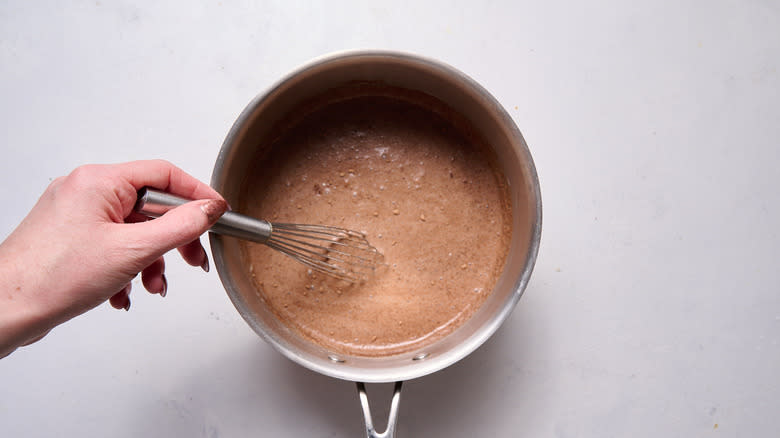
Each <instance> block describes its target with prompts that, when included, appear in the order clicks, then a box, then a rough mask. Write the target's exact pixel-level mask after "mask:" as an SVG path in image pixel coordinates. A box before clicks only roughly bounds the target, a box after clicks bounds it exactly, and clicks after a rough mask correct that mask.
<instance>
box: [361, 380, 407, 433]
mask: <svg viewBox="0 0 780 438" xmlns="http://www.w3.org/2000/svg"><path fill="white" fill-rule="evenodd" d="M403 383H404V382H395V389H393V398H392V400H391V401H390V415H389V416H388V419H387V429H385V431H384V432H382V433H379V432H377V431H376V430H375V429H374V421H373V420H372V418H371V408H370V407H369V406H368V395H366V385H365V384H364V383H363V382H357V390H358V396H359V397H360V406H361V407H362V408H363V417H364V418H365V420H366V436H367V437H368V438H393V437H394V436H395V423H396V420H397V419H398V403H399V402H400V401H401V385H402V384H403Z"/></svg>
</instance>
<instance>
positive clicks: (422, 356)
mask: <svg viewBox="0 0 780 438" xmlns="http://www.w3.org/2000/svg"><path fill="white" fill-rule="evenodd" d="M426 357H428V353H420V354H418V355H417V356H415V357H413V358H412V360H423V359H425V358H426Z"/></svg>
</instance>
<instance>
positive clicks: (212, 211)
mask: <svg viewBox="0 0 780 438" xmlns="http://www.w3.org/2000/svg"><path fill="white" fill-rule="evenodd" d="M227 208H228V205H227V202H226V201H225V200H224V199H209V200H208V201H206V202H204V203H203V204H201V205H200V209H201V210H203V212H204V213H206V216H207V217H208V218H209V222H211V223H214V222H216V221H217V219H219V218H220V217H221V216H222V215H223V214H225V212H226V211H227Z"/></svg>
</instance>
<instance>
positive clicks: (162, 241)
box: [119, 199, 227, 266]
mask: <svg viewBox="0 0 780 438" xmlns="http://www.w3.org/2000/svg"><path fill="white" fill-rule="evenodd" d="M225 210H227V203H226V202H225V201H224V200H222V199H210V200H200V201H193V202H188V203H186V204H184V205H180V206H178V207H176V208H174V209H172V210H169V211H168V212H166V213H165V214H164V215H162V216H160V217H158V218H157V219H153V220H150V221H147V222H142V223H135V224H127V225H121V226H119V232H121V233H125V235H126V237H125V241H126V242H128V245H129V246H130V247H134V248H142V249H143V253H144V254H143V256H142V257H140V258H139V259H140V260H139V261H140V262H141V263H143V266H148V265H150V264H151V263H152V262H153V261H154V260H155V259H157V258H158V257H162V255H163V254H165V253H166V252H168V251H170V250H172V249H173V248H178V247H180V246H183V245H186V244H187V243H189V242H192V241H194V240H196V239H198V237H199V236H200V235H201V234H203V233H205V232H206V230H208V229H209V228H210V227H211V226H212V225H213V224H214V222H216V221H217V219H219V217H220V216H222V214H224V213H225Z"/></svg>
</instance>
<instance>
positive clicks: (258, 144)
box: [209, 51, 542, 437]
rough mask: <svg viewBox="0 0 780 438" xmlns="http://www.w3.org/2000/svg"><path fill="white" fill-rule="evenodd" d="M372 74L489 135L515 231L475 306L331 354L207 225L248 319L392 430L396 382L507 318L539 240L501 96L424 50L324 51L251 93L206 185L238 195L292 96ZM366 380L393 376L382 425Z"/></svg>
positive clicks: (527, 172)
mask: <svg viewBox="0 0 780 438" xmlns="http://www.w3.org/2000/svg"><path fill="white" fill-rule="evenodd" d="M355 81H369V82H372V83H383V84H387V85H389V86H393V87H398V88H402V89H409V90H413V91H415V92H422V93H425V94H428V95H430V96H433V97H435V98H437V99H439V100H441V101H443V102H444V103H446V104H447V105H448V106H449V107H451V108H452V109H453V110H455V111H456V112H458V113H460V115H462V116H464V117H465V118H466V119H467V120H469V122H470V123H471V124H472V125H473V127H474V128H475V129H476V130H477V131H478V132H479V134H480V135H481V136H482V137H483V138H484V139H485V141H486V143H487V144H489V145H490V146H491V147H492V148H493V150H494V152H495V154H496V156H497V158H498V162H499V163H500V165H501V166H502V170H503V173H504V175H505V177H506V179H507V183H508V186H509V192H510V196H511V205H512V233H511V243H510V249H509V253H508V255H507V259H506V264H505V266H504V269H503V271H502V273H501V275H500V276H499V278H498V280H497V282H496V285H495V287H494V289H493V291H492V293H491V294H490V295H489V297H488V298H487V300H486V301H485V302H484V304H483V305H482V306H481V307H480V309H479V310H478V311H477V312H476V313H475V314H474V315H473V316H472V317H471V318H470V319H469V320H468V321H466V322H465V323H464V324H463V325H461V326H460V327H459V328H458V329H456V330H455V331H453V332H452V333H451V334H450V335H448V336H446V337H444V338H442V339H440V340H439V341H437V342H435V343H434V344H431V345H428V346H425V347H423V348H420V349H418V350H417V351H413V352H410V353H406V354H398V355H394V356H388V357H360V356H349V355H344V354H336V353H334V352H331V351H327V350H326V349H325V348H323V347H321V346H319V345H317V344H315V343H313V342H311V341H308V340H306V339H304V338H302V337H301V336H299V335H297V334H296V332H295V331H293V330H291V329H290V328H288V327H286V326H285V325H284V324H282V323H281V322H280V321H279V320H278V319H277V317H276V316H275V315H274V314H273V313H272V312H271V310H270V309H268V308H266V307H264V305H263V303H262V302H261V301H260V300H257V299H256V298H255V288H254V286H253V283H252V279H251V276H250V272H249V269H248V267H247V266H246V263H245V261H244V259H243V257H242V251H241V247H240V243H239V241H238V240H236V239H234V238H231V237H223V236H219V235H216V234H213V233H212V234H210V237H209V238H210V242H211V250H212V253H213V257H214V263H215V265H216V268H217V271H218V272H219V276H220V279H221V281H222V284H223V285H224V287H225V290H226V291H227V294H228V296H229V297H230V299H231V300H232V302H233V304H234V305H235V307H236V309H237V310H238V312H239V313H240V314H241V316H242V317H243V318H244V320H246V322H247V323H248V324H249V326H250V327H251V328H252V329H254V331H255V332H257V334H258V335H260V336H261V337H262V338H263V339H265V341H267V342H268V343H270V344H271V345H272V346H273V347H274V348H275V349H276V350H277V351H278V352H280V353H281V354H283V355H284V356H286V357H287V358H288V359H290V360H292V361H293V362H295V363H297V364H299V365H302V366H304V367H306V368H309V369H311V370H313V371H316V372H318V373H321V374H324V375H327V376H331V377H334V378H337V379H343V380H348V381H353V382H357V387H358V394H359V398H360V401H361V406H362V407H363V413H364V417H365V422H366V433H367V436H369V437H386V436H393V434H394V428H395V424H396V416H397V413H398V403H399V400H400V394H401V386H402V385H401V382H403V381H405V380H409V379H415V378H418V377H422V376H425V375H427V374H430V373H433V372H436V371H438V370H441V369H442V368H445V367H447V366H449V365H452V364H453V363H455V362H457V361H458V360H460V359H462V358H464V357H465V356H467V355H468V354H470V353H471V352H473V351H474V350H475V349H476V348H477V347H479V346H480V345H481V344H482V343H484V342H485V341H486V340H487V339H488V338H489V337H490V336H491V335H492V334H493V333H494V332H495V331H496V330H497V329H498V328H499V326H500V325H501V324H502V323H503V322H504V321H505V320H506V319H507V317H508V316H509V314H510V313H511V311H512V309H513V308H514V307H515V305H516V304H517V302H518V300H519V299H520V296H521V295H522V294H523V290H524V289H525V287H526V285H527V284H528V280H529V278H530V276H531V272H532V270H533V267H534V262H535V260H536V254H537V251H538V248H539V239H540V236H541V228H542V204H541V193H540V189H539V180H538V178H537V175H536V169H535V167H534V163H533V159H532V158H531V153H530V152H529V150H528V146H527V145H526V143H525V140H524V139H523V136H522V135H521V134H520V131H519V130H518V129H517V127H516V126H515V124H514V122H513V121H512V118H511V117H510V116H509V114H507V112H506V111H505V110H504V109H503V107H502V106H501V105H500V104H499V103H498V101H497V100H496V99H495V98H494V97H493V96H491V95H490V93H488V92H487V91H486V90H485V89H484V88H483V87H482V86H480V85H479V84H478V83H476V82H475V81H474V80H473V79H471V78H469V77H468V76H466V75H465V74H463V73H461V72H460V71H458V70H456V69H455V68H453V67H450V66H448V65H446V64H444V63H441V62H439V61H436V60H432V59H428V58H425V57H421V56H417V55H412V54H407V53H399V52H389V51H359V52H346V53H340V54H336V55H330V56H327V57H324V58H321V59H318V60H315V61H313V62H311V63H309V64H307V65H305V66H304V67H302V68H299V69H298V70H296V71H294V72H293V73H291V74H289V75H288V76H287V77H285V78H283V79H282V80H281V81H280V82H278V83H277V84H276V85H274V86H273V87H271V89H270V90H268V91H267V92H265V93H263V94H261V95H259V96H258V97H256V98H255V99H254V100H252V101H251V102H250V103H249V105H248V106H247V107H246V109H245V110H244V111H243V112H242V113H241V115H240V116H239V117H238V119H237V120H236V122H235V124H234V125H233V127H232V128H231V130H230V132H229V133H228V135H227V137H226V139H225V142H224V144H223V145H222V148H221V150H220V152H219V156H218V157H217V160H216V163H215V165H214V172H213V175H212V179H211V185H212V187H214V188H215V189H216V190H217V191H218V192H220V193H222V195H223V196H224V197H225V199H226V200H227V201H228V203H230V204H232V205H238V204H239V196H240V193H241V190H242V184H243V183H244V182H245V181H246V180H247V173H248V172H249V171H250V163H252V161H253V158H254V157H255V156H256V154H257V151H258V149H259V148H264V147H268V146H269V145H270V144H271V140H272V139H271V138H270V136H271V132H272V128H273V127H274V126H275V125H276V124H278V123H280V122H281V121H282V120H283V119H284V118H285V116H287V115H289V113H290V112H291V111H293V109H294V108H296V105H299V104H300V103H301V102H305V101H308V100H311V99H313V98H315V97H316V96H318V95H320V94H322V93H324V92H325V91H327V90H331V89H334V88H336V87H340V86H343V85H345V84H349V83H354V82H355ZM366 382H372V383H381V382H396V385H395V391H394V393H393V397H392V399H391V409H390V419H389V421H388V426H387V430H386V431H384V432H383V433H379V432H377V431H376V430H374V428H373V426H372V424H373V422H372V419H371V413H370V410H369V405H368V399H367V397H366V392H365V385H364V383H366Z"/></svg>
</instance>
